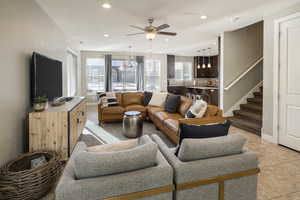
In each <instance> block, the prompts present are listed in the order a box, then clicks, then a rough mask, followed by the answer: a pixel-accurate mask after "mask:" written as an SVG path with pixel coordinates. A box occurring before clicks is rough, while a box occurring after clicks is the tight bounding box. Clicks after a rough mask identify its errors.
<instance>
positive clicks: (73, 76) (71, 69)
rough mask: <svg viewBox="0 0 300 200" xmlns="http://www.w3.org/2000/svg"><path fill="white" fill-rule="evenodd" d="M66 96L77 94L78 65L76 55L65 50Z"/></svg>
mask: <svg viewBox="0 0 300 200" xmlns="http://www.w3.org/2000/svg"><path fill="white" fill-rule="evenodd" d="M67 74H68V96H76V95H77V83H78V66H77V56H76V55H75V54H73V53H72V52H70V51H67Z"/></svg>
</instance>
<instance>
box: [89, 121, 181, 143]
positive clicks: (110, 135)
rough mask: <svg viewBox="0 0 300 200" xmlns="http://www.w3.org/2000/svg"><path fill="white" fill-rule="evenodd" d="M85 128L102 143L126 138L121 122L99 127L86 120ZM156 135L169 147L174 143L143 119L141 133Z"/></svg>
mask: <svg viewBox="0 0 300 200" xmlns="http://www.w3.org/2000/svg"><path fill="white" fill-rule="evenodd" d="M86 129H88V130H89V131H91V132H92V133H93V134H94V135H95V136H96V137H97V138H99V139H100V140H102V141H103V142H104V143H113V142H117V141H120V140H128V139H129V138H126V137H125V136H124V135H123V124H122V122H114V123H104V124H102V126H101V127H100V126H99V125H98V124H96V123H94V122H92V121H89V120H88V121H87V123H86ZM152 134H156V135H158V136H159V137H160V138H161V139H162V140H163V141H164V142H165V143H166V144H167V145H168V146H169V147H174V146H175V145H174V144H173V143H172V142H171V141H170V140H169V139H168V138H167V136H165V135H164V133H162V132H161V131H159V130H156V128H155V126H154V124H153V123H151V122H147V121H145V122H144V124H143V135H152Z"/></svg>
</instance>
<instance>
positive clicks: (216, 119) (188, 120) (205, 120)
mask: <svg viewBox="0 0 300 200" xmlns="http://www.w3.org/2000/svg"><path fill="white" fill-rule="evenodd" d="M225 121H226V119H225V118H224V117H218V116H215V117H202V118H184V119H179V123H184V124H189V125H205V124H212V123H224V122H225Z"/></svg>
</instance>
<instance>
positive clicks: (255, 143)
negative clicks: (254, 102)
mask: <svg viewBox="0 0 300 200" xmlns="http://www.w3.org/2000/svg"><path fill="white" fill-rule="evenodd" d="M88 119H89V120H91V121H94V122H95V123H98V117H97V108H96V106H89V107H88ZM230 133H232V134H241V135H244V136H245V137H247V138H248V142H247V144H246V146H247V147H248V148H249V149H250V150H252V151H254V152H256V153H257V155H258V159H259V163H260V164H259V167H260V169H261V172H260V174H259V178H258V198H257V200H300V153H299V152H296V151H293V150H291V149H289V148H286V147H283V146H280V145H275V144H272V143H269V142H266V141H264V140H261V138H260V137H258V136H257V135H254V134H252V133H249V132H247V131H244V130H241V129H238V128H235V127H231V129H230ZM48 197H49V198H48ZM48 197H46V198H43V200H52V199H53V194H49V196H48Z"/></svg>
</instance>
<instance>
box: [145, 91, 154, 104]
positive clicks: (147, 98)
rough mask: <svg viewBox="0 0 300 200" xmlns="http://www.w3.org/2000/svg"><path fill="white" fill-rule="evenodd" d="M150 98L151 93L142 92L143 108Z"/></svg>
mask: <svg viewBox="0 0 300 200" xmlns="http://www.w3.org/2000/svg"><path fill="white" fill-rule="evenodd" d="M151 97H152V92H147V91H145V92H144V106H148V104H149V102H150V100H151Z"/></svg>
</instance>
